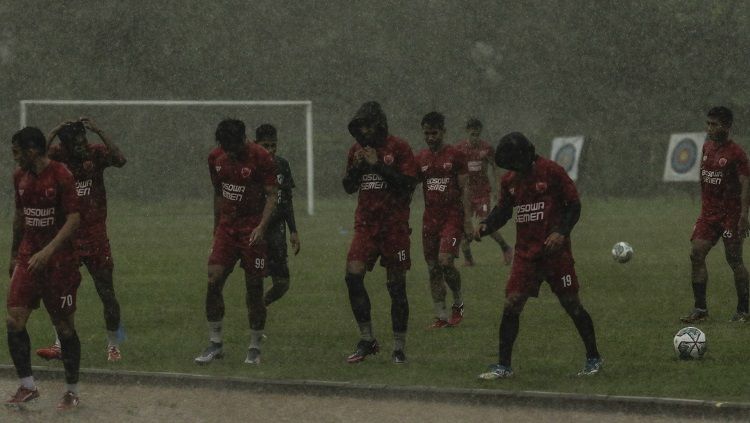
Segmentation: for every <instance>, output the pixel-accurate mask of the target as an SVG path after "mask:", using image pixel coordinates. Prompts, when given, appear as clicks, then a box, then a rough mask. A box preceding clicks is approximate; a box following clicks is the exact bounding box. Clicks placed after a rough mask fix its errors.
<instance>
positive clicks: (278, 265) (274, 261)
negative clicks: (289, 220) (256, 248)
mask: <svg viewBox="0 0 750 423" xmlns="http://www.w3.org/2000/svg"><path fill="white" fill-rule="evenodd" d="M265 235H266V244H267V245H268V256H267V257H268V275H269V276H278V277H282V278H289V264H288V261H287V252H286V250H287V246H286V222H284V221H281V222H279V223H272V224H270V225H269V226H268V229H267V230H266V234H265Z"/></svg>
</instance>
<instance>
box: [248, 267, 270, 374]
mask: <svg viewBox="0 0 750 423" xmlns="http://www.w3.org/2000/svg"><path fill="white" fill-rule="evenodd" d="M245 289H246V290H245V305H246V306H247V320H248V323H249V324H250V345H249V346H248V350H247V357H246V358H245V363H247V364H260V353H261V341H262V339H263V330H264V329H265V327H266V316H267V311H266V305H265V303H264V301H263V276H262V274H258V273H255V274H253V273H251V272H247V271H246V273H245Z"/></svg>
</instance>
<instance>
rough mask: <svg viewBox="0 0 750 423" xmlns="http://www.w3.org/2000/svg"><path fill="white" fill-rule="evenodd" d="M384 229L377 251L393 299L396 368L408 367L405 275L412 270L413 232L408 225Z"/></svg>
mask: <svg viewBox="0 0 750 423" xmlns="http://www.w3.org/2000/svg"><path fill="white" fill-rule="evenodd" d="M399 223H401V224H400V225H398V226H397V225H395V224H394V225H389V227H387V228H382V229H381V231H382V232H381V237H380V238H379V241H380V242H379V243H378V246H377V248H378V251H380V253H381V256H382V257H381V260H380V262H381V264H382V265H383V266H384V267H385V269H386V277H387V281H386V286H387V288H388V294H389V295H390V297H391V328H392V329H393V354H392V356H391V357H392V359H393V362H394V363H395V364H403V363H406V354H405V348H406V330H407V326H408V323H409V300H408V298H407V296H406V271H407V270H409V269H410V268H411V255H410V248H411V244H410V242H411V240H410V235H411V229H410V228H409V226H408V224H407V223H406V222H399Z"/></svg>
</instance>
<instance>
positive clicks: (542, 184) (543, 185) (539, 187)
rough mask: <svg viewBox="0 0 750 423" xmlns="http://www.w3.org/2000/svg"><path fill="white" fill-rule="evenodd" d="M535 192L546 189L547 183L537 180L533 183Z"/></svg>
mask: <svg viewBox="0 0 750 423" xmlns="http://www.w3.org/2000/svg"><path fill="white" fill-rule="evenodd" d="M535 188H536V192H539V193H542V192H544V191H547V183H546V182H537V183H536V185H535Z"/></svg>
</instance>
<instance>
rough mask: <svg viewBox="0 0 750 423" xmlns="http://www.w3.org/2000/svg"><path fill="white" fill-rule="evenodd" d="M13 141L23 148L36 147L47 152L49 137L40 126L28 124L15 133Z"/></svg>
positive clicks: (42, 151) (41, 151) (35, 148)
mask: <svg viewBox="0 0 750 423" xmlns="http://www.w3.org/2000/svg"><path fill="white" fill-rule="evenodd" d="M12 143H13V144H14V145H17V146H18V147H20V148H21V150H29V149H34V150H37V151H38V152H40V153H46V152H47V138H46V137H45V136H44V134H43V133H42V131H41V130H39V128H34V127H32V126H27V127H25V128H23V129H21V130H20V131H18V132H16V133H15V134H13V138H12Z"/></svg>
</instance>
